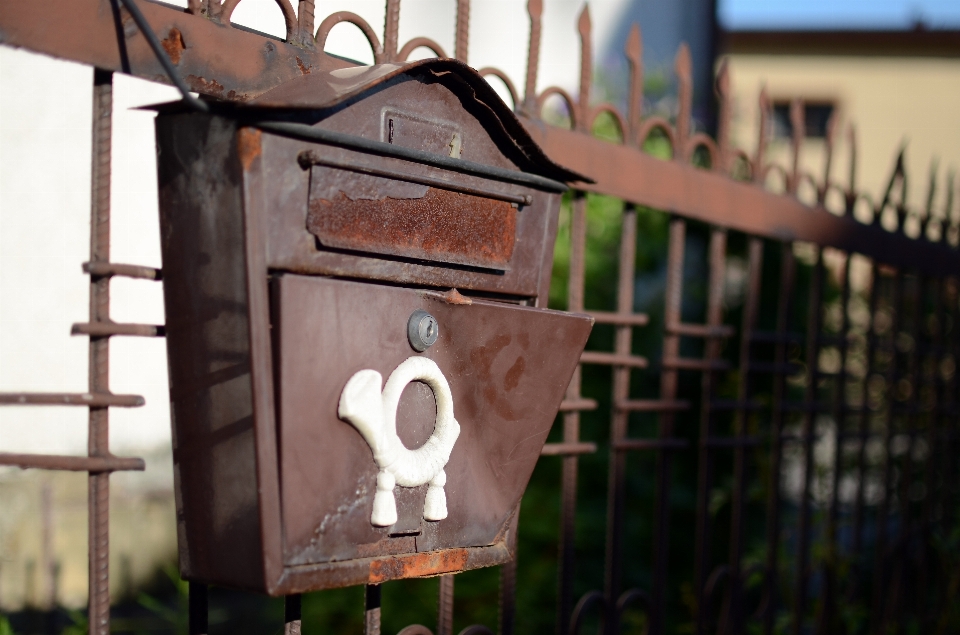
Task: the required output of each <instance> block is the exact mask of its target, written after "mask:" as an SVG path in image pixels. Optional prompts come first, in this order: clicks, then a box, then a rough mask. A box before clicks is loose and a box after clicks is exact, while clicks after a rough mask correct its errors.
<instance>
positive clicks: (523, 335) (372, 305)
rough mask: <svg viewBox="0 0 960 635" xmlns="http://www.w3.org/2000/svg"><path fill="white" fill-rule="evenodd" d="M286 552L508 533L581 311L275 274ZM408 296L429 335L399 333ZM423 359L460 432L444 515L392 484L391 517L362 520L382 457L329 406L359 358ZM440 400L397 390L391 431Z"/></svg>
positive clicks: (426, 415) (316, 558) (376, 549)
mask: <svg viewBox="0 0 960 635" xmlns="http://www.w3.org/2000/svg"><path fill="white" fill-rule="evenodd" d="M271 285H272V287H271V291H272V313H273V316H272V323H273V325H274V329H273V332H274V347H275V352H276V368H277V382H276V386H277V409H278V421H279V423H278V431H279V453H280V456H279V466H280V467H279V469H280V483H281V492H282V495H281V510H282V511H281V513H282V519H283V537H284V554H283V558H284V562H285V564H286V565H287V566H291V565H309V564H318V563H327V562H335V561H344V560H350V559H354V558H364V557H372V556H381V555H393V554H404V553H419V552H427V551H431V552H432V551H438V550H444V549H456V548H465V547H476V546H486V545H492V544H495V543H497V542H500V541H503V540H504V534H505V532H506V529H507V526H508V523H509V521H510V518H511V515H512V513H513V512H514V510H515V509H516V506H517V504H518V503H519V500H520V497H521V496H522V494H523V491H524V489H525V487H526V484H527V481H528V480H529V478H530V474H531V472H532V471H533V467H534V465H535V464H536V461H537V458H538V457H539V454H540V449H541V447H542V445H543V443H544V441H545V440H546V436H547V433H548V432H549V430H550V427H551V425H552V423H553V420H554V417H555V415H556V412H557V409H558V407H559V404H560V401H561V399H562V398H563V394H564V392H565V390H566V387H567V384H568V383H569V379H570V377H571V375H572V373H573V370H574V368H575V367H576V364H577V362H578V360H579V353H580V351H581V350H582V349H583V346H584V344H585V342H586V339H587V336H588V335H589V332H590V328H591V326H592V320H591V319H590V318H589V317H587V316H583V315H572V314H565V313H560V312H555V311H546V310H542V309H532V308H527V307H521V306H516V305H510V304H505V303H498V302H491V301H481V300H473V301H472V302H471V303H470V304H451V303H448V302H447V301H445V300H444V299H443V297H444V296H442V295H441V294H437V293H430V292H425V291H422V290H417V289H409V288H399V287H389V286H381V285H371V284H361V283H356V282H350V281H343V280H335V279H330V278H319V277H308V276H299V275H289V274H288V275H282V276H276V277H275V278H274V279H273V280H272V283H271ZM417 309H422V310H425V311H428V312H429V313H430V314H432V315H433V316H434V317H435V318H436V319H437V321H438V323H439V327H440V336H439V339H438V340H437V342H436V344H434V345H433V346H432V347H430V348H428V349H427V350H426V351H425V352H424V353H422V354H420V353H417V352H416V351H414V350H413V349H412V348H411V346H410V344H409V343H408V341H407V333H406V329H407V320H408V318H409V316H410V315H411V314H412V313H413V312H414V311H415V310H417ZM417 355H421V356H423V357H427V358H429V359H432V360H433V361H434V362H436V364H437V365H438V367H439V368H440V370H441V372H442V373H443V374H444V376H445V377H446V379H447V381H448V383H449V385H450V390H451V393H452V395H453V404H454V415H455V417H456V419H457V421H458V422H459V424H460V436H459V438H458V439H457V441H456V444H455V445H454V448H453V451H452V454H451V456H450V460H449V462H448V463H447V465H446V468H445V471H446V475H447V482H446V486H445V491H446V498H447V508H448V511H449V515H448V517H447V518H446V519H444V520H441V521H434V522H428V521H425V520H423V519H422V510H423V505H424V497H425V495H426V486H425V485H424V486H420V487H419V488H401V487H397V488H396V491H395V493H396V499H397V504H398V513H399V519H398V522H397V524H396V525H394V526H391V527H385V528H379V527H374V526H373V525H372V524H371V520H370V516H371V511H372V505H373V494H374V492H375V490H376V477H377V472H378V468H377V465H376V463H375V462H374V459H373V453H372V451H371V449H370V447H369V446H368V445H367V443H366V442H365V441H364V439H363V438H362V437H361V435H360V434H359V433H358V432H357V430H356V429H355V428H354V427H353V426H351V425H350V424H349V423H347V422H345V421H343V420H341V419H340V418H339V417H338V415H337V406H338V401H339V399H340V395H341V392H342V390H343V388H344V385H345V384H346V383H347V381H348V380H349V379H350V378H351V377H352V376H353V375H354V373H356V372H357V371H360V370H364V369H372V370H376V371H377V372H379V373H380V374H381V375H382V376H383V378H384V380H385V379H386V378H387V377H388V376H389V375H390V373H391V372H392V371H393V370H394V369H395V368H396V367H397V366H398V365H399V364H400V363H401V362H403V361H404V360H406V359H408V358H409V357H412V356H417ZM435 416H436V407H435V401H434V397H433V394H432V392H431V390H430V389H429V388H428V387H427V386H425V385H424V384H420V383H419V382H412V383H410V384H409V385H408V386H407V387H406V389H405V390H404V392H403V396H402V398H401V401H400V405H399V409H398V419H397V431H398V434H399V436H400V439H401V440H402V441H403V443H404V445H405V446H406V447H408V448H410V449H413V448H415V447H417V446H418V445H420V444H422V443H423V442H424V441H425V440H426V439H427V438H428V437H429V436H430V434H431V432H432V430H433V426H434V420H435Z"/></svg>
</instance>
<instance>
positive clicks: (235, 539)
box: [156, 60, 592, 595]
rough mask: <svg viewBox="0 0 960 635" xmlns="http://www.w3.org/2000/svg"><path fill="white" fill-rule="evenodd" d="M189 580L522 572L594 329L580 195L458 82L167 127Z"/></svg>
mask: <svg viewBox="0 0 960 635" xmlns="http://www.w3.org/2000/svg"><path fill="white" fill-rule="evenodd" d="M156 126H157V144H158V152H159V183H160V202H161V205H160V208H161V209H160V211H161V233H162V249H163V266H164V287H165V301H166V313H167V318H166V333H167V342H168V353H169V370H170V391H171V402H172V414H173V432H174V463H175V479H176V493H177V521H178V532H179V533H178V538H179V547H180V568H181V573H182V575H183V576H184V577H185V578H187V579H190V580H195V581H201V582H207V583H214V584H223V585H230V586H238V587H243V588H249V589H254V590H259V591H264V592H267V593H270V594H273V595H279V594H289V593H297V592H302V591H307V590H315V589H322V588H329V587H335V586H345V585H353V584H361V583H379V582H383V581H386V580H391V579H397V578H404V577H415V576H430V575H438V574H443V573H450V572H456V571H462V570H466V569H471V568H477V567H483V566H489V565H494V564H500V563H503V562H506V561H507V560H509V559H510V558H511V557H512V551H513V545H514V537H515V527H516V519H517V512H518V509H519V502H520V498H521V496H522V494H523V491H524V488H525V487H526V484H527V481H528V480H529V478H530V474H531V472H532V470H533V467H534V465H535V463H536V460H537V457H538V456H539V453H540V449H541V447H542V445H543V443H544V441H545V439H546V436H547V433H548V431H549V430H550V427H551V425H552V422H553V420H554V417H555V416H556V413H557V410H558V408H559V404H560V401H561V399H562V396H563V394H564V391H565V388H566V386H567V383H568V382H569V379H570V377H571V375H572V373H573V371H574V368H575V367H576V364H577V362H578V359H579V355H580V352H581V351H582V349H583V346H584V344H585V342H586V338H587V336H588V334H589V332H590V328H591V325H592V320H591V319H590V318H589V317H587V316H583V315H571V314H565V313H560V312H556V311H549V310H547V309H545V308H544V307H545V305H546V296H547V290H548V287H549V281H550V273H551V267H552V260H553V243H554V240H555V236H556V228H557V216H558V210H559V203H560V196H559V193H560V192H561V191H562V190H563V189H564V187H565V186H564V182H565V181H570V180H573V179H575V178H578V177H577V175H575V174H572V173H570V172H568V171H566V170H565V169H563V168H562V167H560V166H557V165H555V164H553V163H552V162H551V161H550V160H548V159H547V158H546V157H545V156H544V155H543V153H542V152H541V151H540V149H539V148H538V147H537V146H536V145H535V144H534V143H533V142H532V141H531V139H530V137H529V136H528V135H527V133H526V132H525V131H524V129H523V127H522V126H521V124H520V123H519V121H518V120H517V119H516V117H515V116H514V115H513V113H512V112H511V111H510V110H509V109H508V108H507V107H506V106H505V105H504V104H503V103H502V101H501V100H500V99H499V98H498V97H497V96H496V94H495V93H494V92H493V91H492V90H491V89H490V88H489V87H488V86H487V84H486V82H485V81H484V80H483V79H482V77H480V76H479V75H478V74H477V73H476V72H475V71H473V70H471V69H469V68H468V67H466V66H465V65H463V64H460V63H458V62H455V61H451V60H433V61H429V62H423V63H417V64H409V65H405V66H394V65H380V66H373V67H362V68H351V69H345V70H342V71H335V72H333V73H327V74H311V75H305V76H303V77H301V78H299V79H298V80H296V81H294V82H290V83H289V84H286V85H282V86H280V87H278V88H276V89H274V90H272V91H270V92H268V93H266V94H264V95H262V96H261V97H259V98H258V99H257V100H255V101H254V102H252V103H249V104H245V105H243V106H227V105H221V106H217V105H214V106H212V107H211V112H209V113H197V112H187V111H185V110H183V109H181V108H178V107H161V108H160V114H159V115H158V117H157V124H156Z"/></svg>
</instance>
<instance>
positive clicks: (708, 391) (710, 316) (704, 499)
mask: <svg viewBox="0 0 960 635" xmlns="http://www.w3.org/2000/svg"><path fill="white" fill-rule="evenodd" d="M708 249H709V256H708V263H709V265H708V266H709V274H708V283H707V284H708V291H707V315H706V318H707V324H706V329H708V330H709V332H712V333H714V335H713V336H712V337H708V338H707V340H706V343H705V346H704V358H705V359H704V361H706V362H707V363H708V364H709V365H708V366H707V367H706V368H705V372H704V373H703V375H702V377H701V400H702V402H701V406H700V432H699V452H698V460H697V471H698V474H697V521H696V523H697V524H696V529H695V531H696V534H695V535H696V538H695V540H696V543H695V546H694V585H695V586H694V588H695V589H696V596H697V621H696V633H697V634H698V635H700V634H701V633H703V632H704V631H705V630H706V628H707V620H708V619H709V614H710V613H711V612H712V611H711V609H712V606H711V600H712V598H711V597H710V594H708V593H706V586H707V576H708V569H709V567H710V560H711V541H710V510H709V505H710V492H711V491H712V489H713V448H714V447H716V446H714V445H713V444H711V443H709V442H708V439H710V437H712V435H713V410H712V408H711V402H712V401H713V391H714V371H715V370H719V368H718V367H717V366H714V365H713V364H714V363H715V362H717V361H719V357H720V352H721V345H722V342H721V341H720V339H719V338H720V337H722V334H721V331H720V329H719V327H720V326H721V325H722V322H723V287H724V282H725V280H726V276H725V273H726V272H725V259H726V251H727V232H726V231H725V230H723V229H717V228H714V229H712V230H711V231H710V245H709V247H708ZM667 324H670V322H667Z"/></svg>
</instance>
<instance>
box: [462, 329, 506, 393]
mask: <svg viewBox="0 0 960 635" xmlns="http://www.w3.org/2000/svg"><path fill="white" fill-rule="evenodd" d="M511 341H513V338H512V337H511V336H510V335H508V334H506V333H501V334H500V335H497V336H496V337H494V338H493V340H492V341H490V342H489V344H487V345H485V346H478V347H477V348H475V349H473V350H472V351H470V361H471V362H472V363H473V366H474V368H476V369H477V376H478V377H479V378H480V379H482V380H484V381H486V380H488V379H490V367H491V366H492V365H493V360H494V358H496V356H497V354H499V353H500V351H502V350H503V349H505V348H506V347H507V346H508V345H509V344H510V342H511Z"/></svg>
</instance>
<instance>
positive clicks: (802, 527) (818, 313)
mask: <svg viewBox="0 0 960 635" xmlns="http://www.w3.org/2000/svg"><path fill="white" fill-rule="evenodd" d="M823 278H824V262H823V250H822V249H820V250H818V252H817V259H816V262H815V263H814V265H813V276H812V279H811V281H810V291H809V295H808V298H809V299H808V303H809V306H808V312H807V375H806V390H805V391H804V403H805V404H806V405H807V406H812V405H814V404H816V403H817V390H818V388H819V380H820V362H819V359H820V343H819V338H818V337H817V334H818V333H819V332H820V328H821V325H822V320H823V315H822V313H823ZM815 426H816V417H815V412H814V411H813V410H812V409H810V410H807V412H805V413H804V417H803V432H802V435H803V438H802V443H803V491H802V493H801V494H800V497H801V498H800V510H799V518H798V521H797V563H796V570H795V580H794V595H795V599H794V604H793V618H792V622H793V623H792V631H793V633H794V635H801V634H802V633H803V632H804V629H805V626H804V624H805V619H806V611H807V600H808V597H809V578H810V523H811V518H810V514H811V512H810V488H811V487H812V485H813V442H814V439H815Z"/></svg>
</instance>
